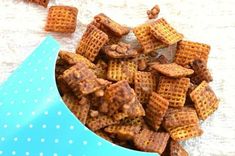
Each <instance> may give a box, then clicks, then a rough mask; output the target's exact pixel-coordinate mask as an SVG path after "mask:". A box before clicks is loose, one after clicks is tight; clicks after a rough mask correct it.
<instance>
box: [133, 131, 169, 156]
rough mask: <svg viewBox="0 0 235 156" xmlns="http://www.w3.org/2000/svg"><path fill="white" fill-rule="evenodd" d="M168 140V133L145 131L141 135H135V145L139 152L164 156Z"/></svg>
mask: <svg viewBox="0 0 235 156" xmlns="http://www.w3.org/2000/svg"><path fill="white" fill-rule="evenodd" d="M168 139H169V134H168V133H165V132H154V131H151V130H148V129H143V130H142V131H141V132H140V133H139V134H137V135H135V137H134V144H135V146H136V148H138V149H139V150H142V151H145V152H157V153H159V154H162V152H163V151H164V150H165V148H166V145H167V142H168Z"/></svg>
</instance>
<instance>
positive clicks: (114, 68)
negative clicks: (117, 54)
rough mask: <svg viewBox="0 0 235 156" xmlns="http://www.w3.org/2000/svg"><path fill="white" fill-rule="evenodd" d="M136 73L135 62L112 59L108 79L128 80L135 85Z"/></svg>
mask: <svg viewBox="0 0 235 156" xmlns="http://www.w3.org/2000/svg"><path fill="white" fill-rule="evenodd" d="M136 71H137V65H136V62H135V61H133V60H121V59H112V60H110V61H109V64H108V71H107V79H109V80H112V81H121V80H127V81H128V82H129V83H133V82H134V76H135V72H136Z"/></svg>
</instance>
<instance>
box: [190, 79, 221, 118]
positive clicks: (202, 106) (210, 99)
mask: <svg viewBox="0 0 235 156" xmlns="http://www.w3.org/2000/svg"><path fill="white" fill-rule="evenodd" d="M190 97H191V99H192V101H193V102H194V107H195V109H196V111H197V115H198V117H199V119H202V120H205V119H206V118H207V117H208V116H210V115H211V114H212V113H213V112H214V111H215V110H216V109H217V108H218V105H219V100H218V98H217V97H216V95H215V93H214V91H213V90H212V89H211V87H210V86H209V84H208V83H207V82H206V81H203V82H202V83H201V84H200V85H199V86H197V87H196V89H194V90H193V91H192V92H191V93H190Z"/></svg>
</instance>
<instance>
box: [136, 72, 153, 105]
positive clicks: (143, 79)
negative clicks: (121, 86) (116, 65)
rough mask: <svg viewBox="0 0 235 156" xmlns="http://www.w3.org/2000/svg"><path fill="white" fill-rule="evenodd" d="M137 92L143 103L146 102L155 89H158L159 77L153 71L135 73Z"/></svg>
mask: <svg viewBox="0 0 235 156" xmlns="http://www.w3.org/2000/svg"><path fill="white" fill-rule="evenodd" d="M134 82H135V83H134V84H135V93H136V95H137V98H138V99H139V101H140V103H141V104H146V103H148V101H149V97H150V95H151V93H152V92H153V91H155V90H156V86H157V78H156V76H155V75H153V74H152V73H151V72H141V71H138V72H136V73H135V81H134Z"/></svg>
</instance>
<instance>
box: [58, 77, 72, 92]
mask: <svg viewBox="0 0 235 156" xmlns="http://www.w3.org/2000/svg"><path fill="white" fill-rule="evenodd" d="M56 83H57V87H58V90H59V92H60V95H63V94H66V93H71V88H70V87H69V86H68V84H67V83H66V81H65V80H64V79H63V76H62V75H60V76H58V77H57V78H56Z"/></svg>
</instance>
